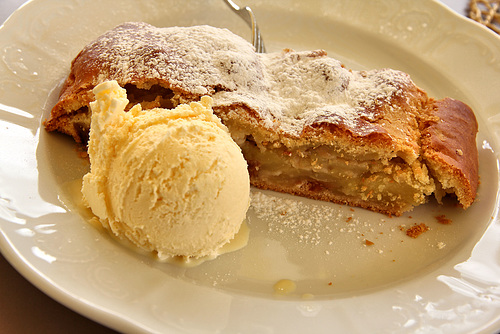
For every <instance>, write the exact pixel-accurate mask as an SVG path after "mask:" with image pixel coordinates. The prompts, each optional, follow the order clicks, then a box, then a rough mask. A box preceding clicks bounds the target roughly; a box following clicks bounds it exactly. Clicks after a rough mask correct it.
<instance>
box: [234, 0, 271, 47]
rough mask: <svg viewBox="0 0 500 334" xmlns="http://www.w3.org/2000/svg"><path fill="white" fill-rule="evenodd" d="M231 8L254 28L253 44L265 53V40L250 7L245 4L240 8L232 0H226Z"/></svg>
mask: <svg viewBox="0 0 500 334" xmlns="http://www.w3.org/2000/svg"><path fill="white" fill-rule="evenodd" d="M224 2H225V3H226V4H227V5H228V6H229V8H231V9H232V10H233V11H234V12H235V13H237V14H238V15H239V16H240V17H241V18H242V19H243V20H244V21H245V22H246V23H247V24H248V26H249V27H250V28H251V29H252V44H253V46H254V48H255V51H256V52H259V53H264V52H266V47H265V46H264V40H263V39H262V36H261V34H260V30H259V26H258V25H257V20H256V19H255V15H254V14H253V12H252V9H250V7H248V6H245V7H243V8H240V7H239V6H238V5H237V4H235V3H234V2H233V1H232V0H225V1H224Z"/></svg>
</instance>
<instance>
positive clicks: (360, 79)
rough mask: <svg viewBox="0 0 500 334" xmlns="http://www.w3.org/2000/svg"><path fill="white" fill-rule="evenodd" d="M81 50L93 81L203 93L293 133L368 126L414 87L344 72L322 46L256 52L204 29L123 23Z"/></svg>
mask: <svg viewBox="0 0 500 334" xmlns="http://www.w3.org/2000/svg"><path fill="white" fill-rule="evenodd" d="M82 53H83V54H84V55H85V56H81V57H78V58H77V59H76V63H78V62H85V61H87V60H86V59H91V60H90V62H91V64H86V65H89V66H90V67H94V68H97V70H98V73H99V74H98V75H97V76H96V77H97V79H96V82H95V84H97V83H98V82H101V81H104V80H110V79H114V80H117V81H118V82H119V83H120V84H122V85H124V84H126V83H140V82H144V81H148V82H150V83H151V82H153V83H158V84H161V85H163V86H165V87H168V88H171V89H172V90H174V92H177V93H179V94H181V95H186V94H187V95H189V96H191V97H192V98H197V97H200V96H201V95H205V94H208V95H211V96H212V97H213V99H214V107H217V106H228V105H233V104H244V105H246V106H248V107H249V108H251V109H253V110H255V111H256V112H257V114H258V115H259V117H260V118H261V120H262V121H263V123H264V124H265V125H266V126H268V127H270V128H272V129H273V130H274V131H278V132H283V133H287V134H289V135H294V136H298V135H300V133H301V131H302V130H303V129H304V127H306V126H308V125H312V124H314V123H321V122H328V123H334V124H335V123H342V124H344V125H345V126H347V127H351V128H354V127H359V126H360V124H361V123H363V124H364V126H365V127H366V126H367V125H366V124H369V123H367V122H370V121H373V120H374V119H376V117H377V112H378V111H377V108H376V107H377V106H379V105H381V104H383V103H385V104H387V103H389V104H390V103H391V102H392V100H393V98H394V96H397V95H400V94H402V91H403V90H402V89H401V88H402V87H405V86H410V85H413V83H412V82H411V80H410V79H409V77H408V76H407V75H406V74H404V73H402V72H399V71H394V70H388V69H384V70H374V71H362V72H358V71H350V70H348V69H346V68H344V67H343V66H342V64H341V63H340V62H339V61H337V60H335V59H332V58H329V57H327V56H326V52H324V51H322V50H317V51H310V52H294V51H291V50H285V51H283V52H278V53H269V54H257V53H255V52H254V49H253V47H252V45H251V44H250V43H248V42H247V41H245V40H244V39H242V38H241V37H239V36H237V35H235V34H233V33H231V32H230V31H229V30H226V29H218V28H214V27H209V26H194V27H169V28H156V27H153V26H151V25H149V24H146V23H126V24H123V25H121V26H118V27H117V28H115V29H114V30H112V31H110V32H108V33H106V34H104V35H103V36H101V37H100V38H99V39H97V40H96V41H95V42H94V43H92V44H90V45H89V46H87V47H86V48H85V49H84V50H83V51H82ZM77 77H78V76H77ZM361 119H362V120H363V122H360V120H361ZM365 130H367V131H370V129H365Z"/></svg>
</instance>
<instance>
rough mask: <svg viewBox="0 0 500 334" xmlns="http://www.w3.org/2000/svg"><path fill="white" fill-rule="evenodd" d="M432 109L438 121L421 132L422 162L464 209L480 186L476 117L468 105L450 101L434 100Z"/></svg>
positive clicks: (448, 99)
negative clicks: (454, 195)
mask: <svg viewBox="0 0 500 334" xmlns="http://www.w3.org/2000/svg"><path fill="white" fill-rule="evenodd" d="M433 110H434V114H435V115H436V116H437V117H439V121H437V122H434V123H432V124H431V125H429V126H428V127H427V128H426V129H425V130H424V133H423V140H422V150H423V156H424V159H425V160H426V162H427V165H428V166H429V167H430V169H431V172H432V173H434V174H435V175H436V177H437V178H438V179H440V180H441V184H442V185H443V188H444V190H445V191H447V192H453V193H455V194H456V195H457V197H458V200H459V201H460V203H461V204H462V205H463V207H464V208H467V207H469V206H470V205H471V204H472V202H473V201H474V198H475V197H476V191H477V187H478V183H479V176H478V169H479V166H478V151H477V146H476V134H477V131H478V124H477V120H476V117H475V116H474V112H473V111H472V109H471V108H470V107H469V106H468V105H466V104H465V103H463V102H460V101H457V100H454V99H451V98H446V99H443V100H440V101H435V102H434V109H433Z"/></svg>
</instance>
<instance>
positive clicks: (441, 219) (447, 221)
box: [435, 215, 452, 225]
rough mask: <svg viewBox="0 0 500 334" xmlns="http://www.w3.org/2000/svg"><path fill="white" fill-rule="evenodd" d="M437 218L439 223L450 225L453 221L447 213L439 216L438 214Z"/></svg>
mask: <svg viewBox="0 0 500 334" xmlns="http://www.w3.org/2000/svg"><path fill="white" fill-rule="evenodd" d="M435 218H436V220H437V222H438V223H439V224H443V225H450V224H451V223H452V220H451V219H449V218H446V216H445V215H439V216H436V217H435Z"/></svg>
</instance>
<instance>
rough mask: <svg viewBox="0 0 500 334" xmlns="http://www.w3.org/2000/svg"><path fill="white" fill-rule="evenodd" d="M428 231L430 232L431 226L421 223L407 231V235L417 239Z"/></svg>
mask: <svg viewBox="0 0 500 334" xmlns="http://www.w3.org/2000/svg"><path fill="white" fill-rule="evenodd" d="M428 230H429V226H427V225H425V224H424V223H420V224H418V225H417V224H415V225H413V226H412V227H410V228H408V229H407V230H406V235H407V236H409V237H411V238H414V239H415V238H417V237H418V236H420V235H421V234H422V233H425V232H427V231H428Z"/></svg>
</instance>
